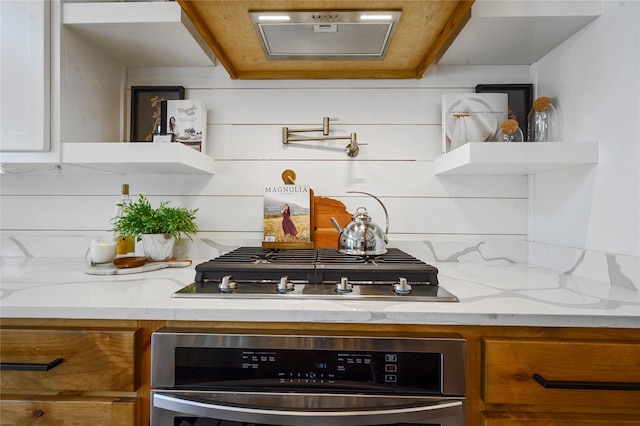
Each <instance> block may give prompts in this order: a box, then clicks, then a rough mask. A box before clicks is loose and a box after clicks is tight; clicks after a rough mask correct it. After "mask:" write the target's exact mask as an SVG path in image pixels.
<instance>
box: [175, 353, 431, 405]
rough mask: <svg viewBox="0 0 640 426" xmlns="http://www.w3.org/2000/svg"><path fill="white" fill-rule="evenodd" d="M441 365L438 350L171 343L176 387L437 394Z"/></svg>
mask: <svg viewBox="0 0 640 426" xmlns="http://www.w3.org/2000/svg"><path fill="white" fill-rule="evenodd" d="M441 371H442V355H441V354H440V353H415V352H411V353H407V352H358V351H345V350H292V349H286V350H277V349H239V348H193V347H190V348H176V349H175V385H176V387H178V388H196V389H225V390H229V389H232V390H233V389H238V390H241V389H254V390H255V389H256V388H260V389H264V390H283V389H296V390H299V391H303V392H304V391H309V392H313V391H316V390H326V389H331V390H332V391H334V392H340V390H341V389H343V390H344V391H345V392H349V393H352V392H354V391H366V392H369V393H377V392H379V393H395V392H402V393H404V394H412V393H415V394H426V395H440V394H441V392H442V383H441Z"/></svg>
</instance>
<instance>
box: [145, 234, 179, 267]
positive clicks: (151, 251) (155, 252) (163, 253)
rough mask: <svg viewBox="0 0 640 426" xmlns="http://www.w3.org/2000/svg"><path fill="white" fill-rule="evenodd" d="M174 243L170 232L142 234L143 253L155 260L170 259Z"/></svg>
mask: <svg viewBox="0 0 640 426" xmlns="http://www.w3.org/2000/svg"><path fill="white" fill-rule="evenodd" d="M175 243H176V239H175V238H174V237H173V236H172V235H170V234H142V248H143V249H144V255H145V256H147V257H148V258H149V259H151V260H155V261H156V262H162V261H165V260H169V259H171V258H172V257H173V247H174V246H175Z"/></svg>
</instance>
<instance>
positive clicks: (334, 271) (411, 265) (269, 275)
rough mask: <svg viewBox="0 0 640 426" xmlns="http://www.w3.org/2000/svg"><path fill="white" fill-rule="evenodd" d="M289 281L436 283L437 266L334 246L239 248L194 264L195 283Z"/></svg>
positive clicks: (395, 252)
mask: <svg viewBox="0 0 640 426" xmlns="http://www.w3.org/2000/svg"><path fill="white" fill-rule="evenodd" d="M227 275H231V276H233V278H234V279H235V280H237V281H275V282H277V281H279V280H280V278H281V277H283V276H288V277H289V279H290V280H299V281H305V282H308V283H311V284H314V283H323V282H339V281H340V279H341V278H342V277H347V278H348V279H349V281H354V282H363V283H378V282H396V281H398V278H399V277H403V278H406V279H407V281H409V282H413V283H418V282H420V283H429V284H431V285H437V284H438V269H437V268H436V267H435V266H431V265H428V264H426V263H424V262H423V261H421V260H419V259H416V258H415V257H413V256H411V255H409V254H407V253H405V252H403V251H402V250H399V249H396V248H390V249H388V252H387V253H386V254H383V255H379V256H374V257H363V256H353V255H347V254H343V253H340V252H338V251H336V250H333V249H328V248H321V249H263V248H261V247H240V248H238V249H236V250H234V251H231V252H229V253H226V254H223V255H222V256H219V257H217V258H215V259H212V260H210V261H208V262H205V263H201V264H200V265H197V266H196V282H204V281H208V280H221V279H222V278H223V277H224V276H227Z"/></svg>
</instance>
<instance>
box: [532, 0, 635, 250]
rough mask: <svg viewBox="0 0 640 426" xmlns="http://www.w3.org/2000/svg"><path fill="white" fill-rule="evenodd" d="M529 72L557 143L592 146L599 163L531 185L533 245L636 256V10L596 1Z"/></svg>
mask: <svg viewBox="0 0 640 426" xmlns="http://www.w3.org/2000/svg"><path fill="white" fill-rule="evenodd" d="M533 72H534V75H535V79H534V84H535V87H536V89H537V95H538V96H542V95H546V96H550V97H552V98H553V99H554V100H555V101H556V103H557V105H558V107H559V112H560V113H561V117H562V127H561V131H562V133H563V135H564V138H563V141H567V142H583V141H598V142H599V143H600V162H599V163H598V164H597V165H596V166H587V167H581V168H577V169H569V170H564V171H560V172H556V173H545V174H541V175H537V176H536V177H535V179H534V181H533V184H532V187H533V192H532V194H531V198H530V201H531V203H532V211H533V217H532V218H531V220H532V227H533V233H532V238H531V239H532V241H536V242H540V243H549V244H555V245H561V246H569V247H577V248H582V249H589V250H599V251H604V252H609V253H619V254H624V255H630V256H638V255H640V103H639V99H640V86H639V80H640V2H637V1H603V2H602V15H601V16H600V17H599V18H598V19H596V20H595V21H593V22H592V23H590V24H589V25H588V26H587V27H585V28H584V29H583V30H582V31H581V32H579V33H578V34H576V35H575V36H573V37H572V38H571V39H569V40H567V41H566V42H565V43H563V44H562V45H560V46H559V47H558V48H556V49H555V50H553V51H552V52H551V53H549V54H547V55H546V56H545V57H544V58H542V59H541V60H540V61H539V62H538V63H537V64H535V65H534V66H533Z"/></svg>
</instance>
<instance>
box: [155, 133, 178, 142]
mask: <svg viewBox="0 0 640 426" xmlns="http://www.w3.org/2000/svg"><path fill="white" fill-rule="evenodd" d="M173 136H174V135H173V133H154V134H153V142H154V143H171V142H173Z"/></svg>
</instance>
